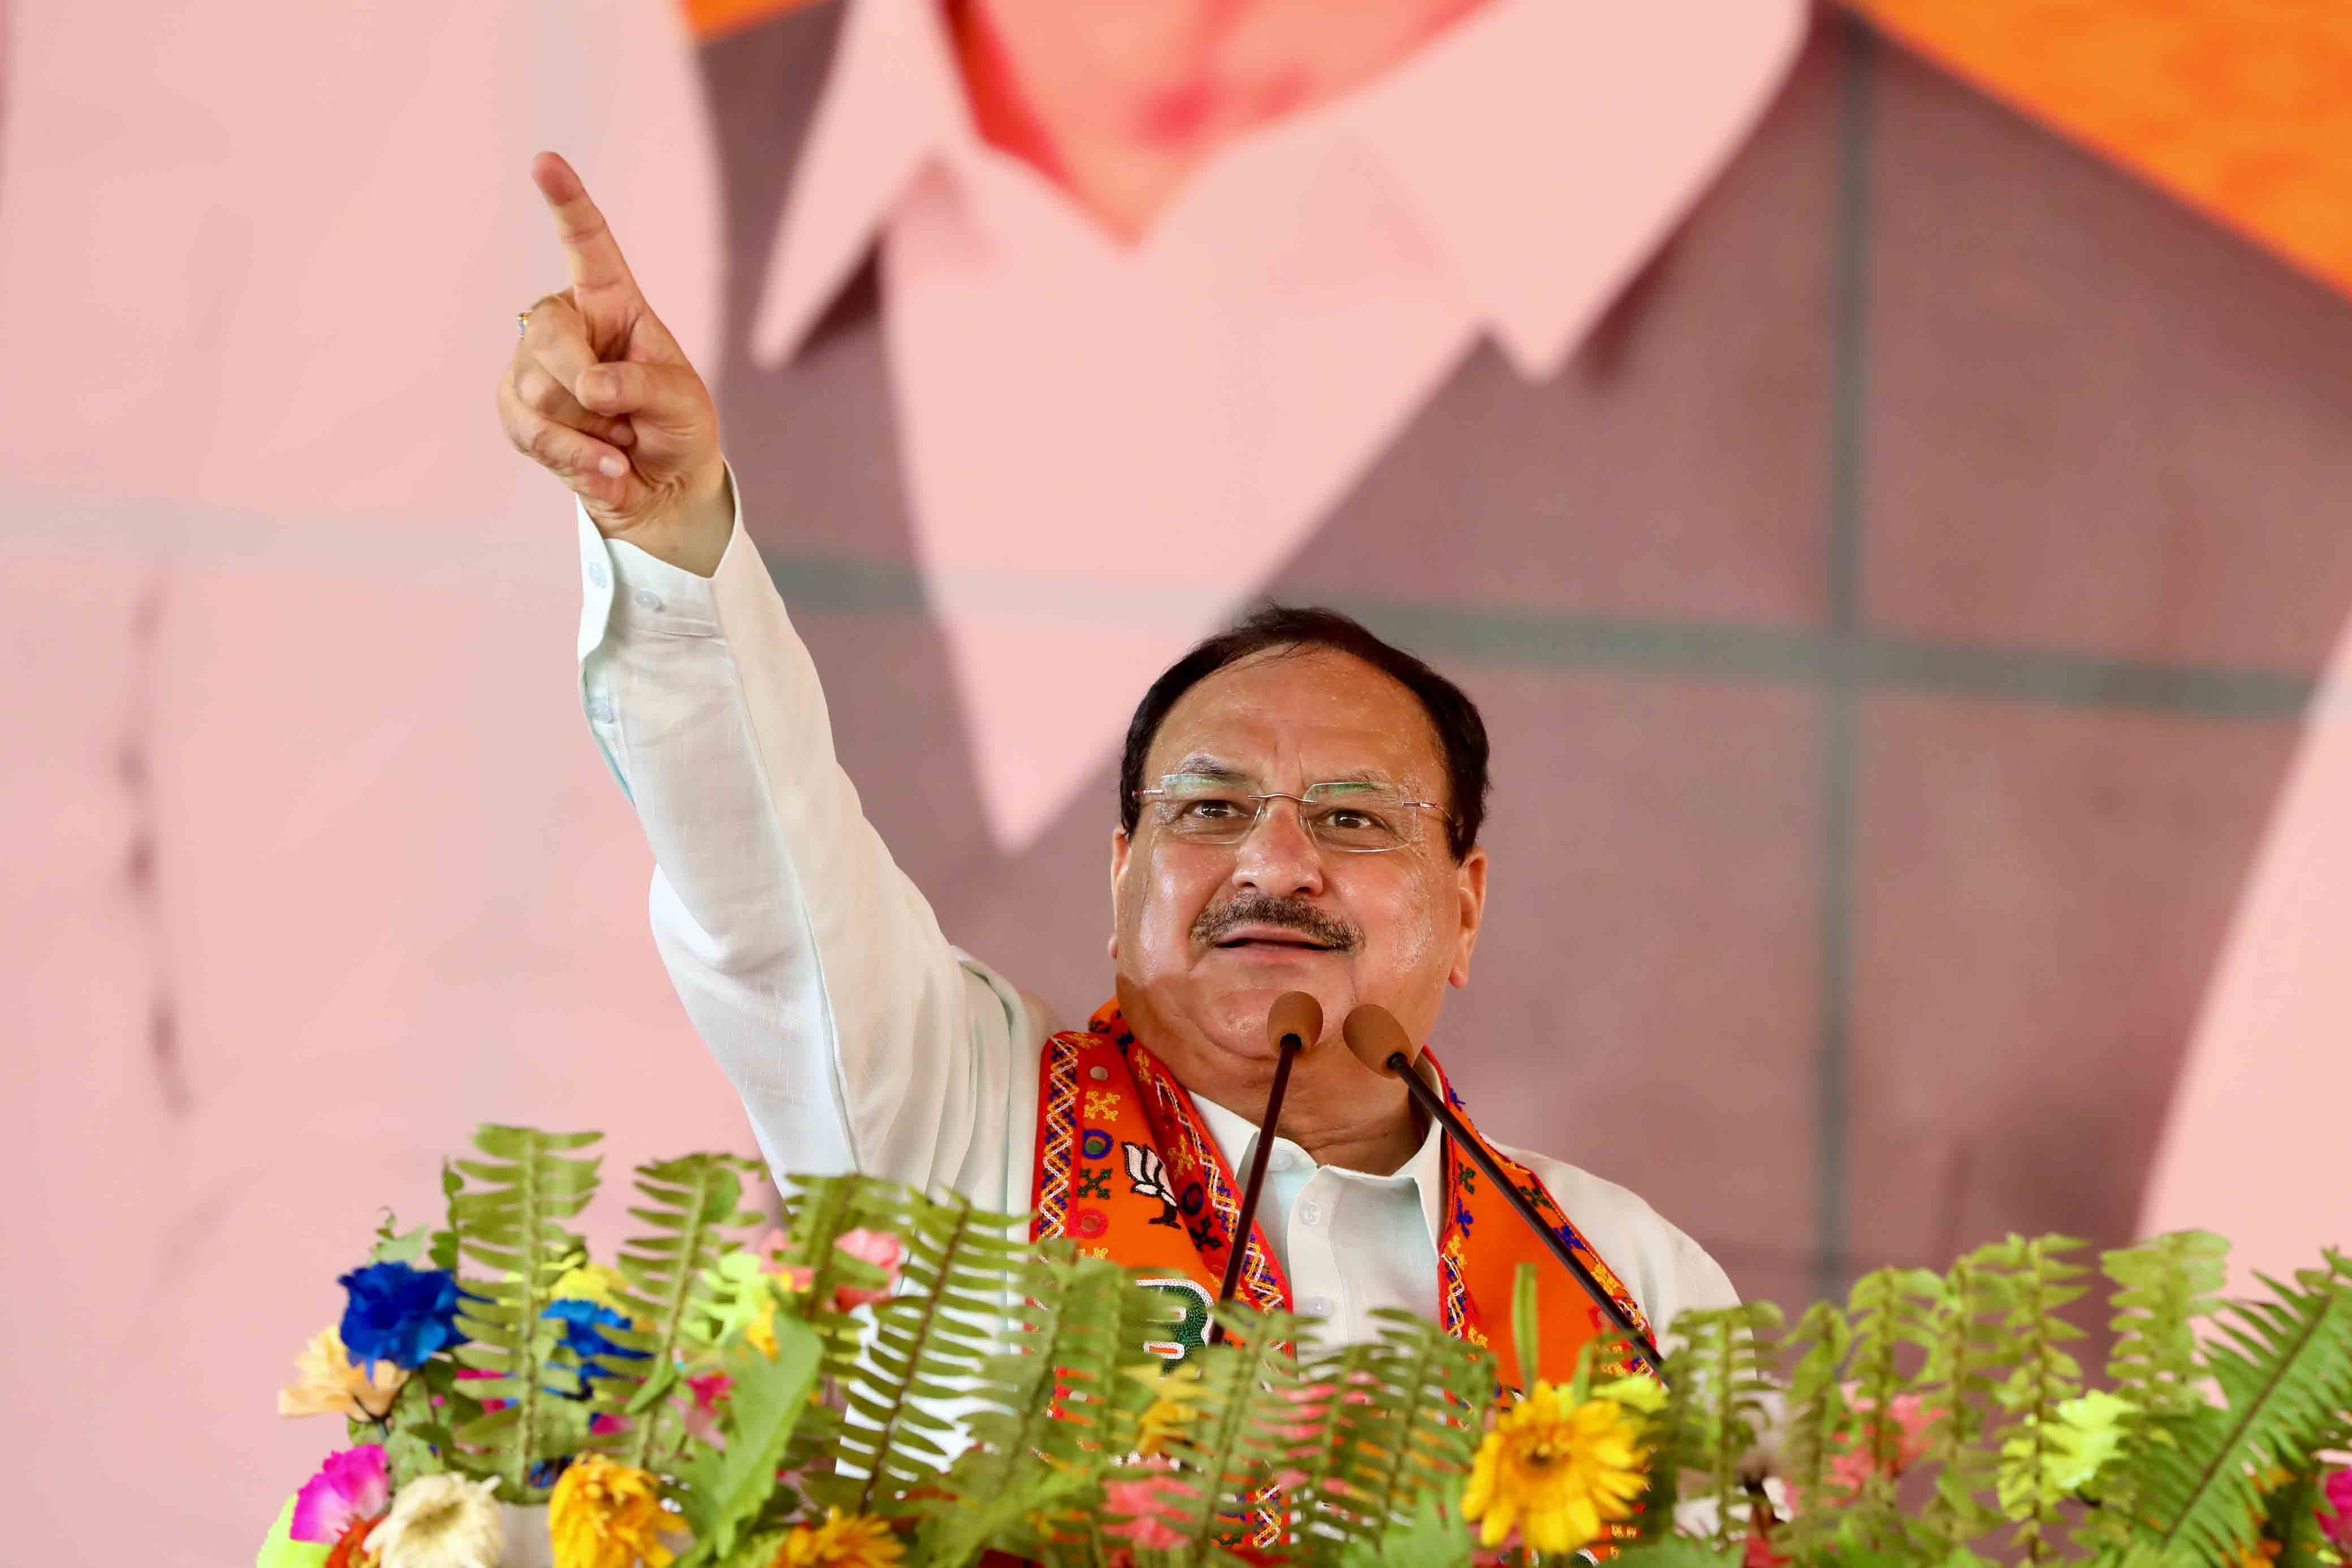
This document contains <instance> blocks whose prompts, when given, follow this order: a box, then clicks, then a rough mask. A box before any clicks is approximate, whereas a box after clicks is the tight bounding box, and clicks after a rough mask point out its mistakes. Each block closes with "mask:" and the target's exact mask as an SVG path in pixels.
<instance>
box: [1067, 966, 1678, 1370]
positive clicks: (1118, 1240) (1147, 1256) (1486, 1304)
mask: <svg viewBox="0 0 2352 1568" xmlns="http://www.w3.org/2000/svg"><path fill="white" fill-rule="evenodd" d="M1423 1060H1424V1061H1428V1062H1429V1064H1430V1068H1431V1070H1432V1071H1434V1072H1435V1073H1436V1075H1437V1087H1438V1090H1439V1092H1442V1093H1443V1094H1444V1096H1445V1099H1446V1103H1447V1104H1449V1105H1451V1106H1452V1107H1453V1108H1454V1111H1455V1112H1456V1113H1460V1114H1461V1116H1462V1119H1463V1124H1464V1125H1465V1126H1469V1113H1468V1112H1467V1111H1465V1109H1464V1108H1463V1104H1462V1101H1461V1097H1460V1096H1458V1095H1456V1094H1455V1093H1454V1091H1453V1088H1452V1087H1451V1086H1450V1085H1449V1084H1448V1083H1447V1082H1445V1074H1444V1071H1443V1070H1442V1069H1440V1068H1439V1067H1438V1066H1437V1061H1436V1059H1435V1058H1434V1057H1433V1056H1429V1055H1427V1054H1426V1053H1424V1055H1423ZM1038 1072H1039V1077H1038V1093H1037V1162H1036V1167H1035V1171H1034V1177H1033V1180H1034V1199H1035V1208H1036V1216H1035V1218H1034V1219H1033V1220H1032V1221H1031V1224H1030V1235H1031V1237H1032V1238H1033V1239H1035V1238H1042V1237H1047V1236H1066V1237H1068V1238H1069V1239H1071V1240H1073V1241H1075V1242H1076V1243H1077V1244H1078V1246H1079V1247H1080V1248H1081V1249H1084V1250H1086V1251H1087V1252H1088V1253H1091V1254H1092V1255H1094V1256H1096V1257H1107V1258H1112V1259H1116V1260H1118V1262H1120V1263H1122V1264H1124V1265H1126V1266H1127V1267H1129V1268H1130V1269H1138V1270H1143V1271H1144V1273H1145V1279H1144V1281H1143V1282H1144V1283H1146V1284H1148V1285H1150V1286H1153V1287H1155V1288H1158V1289H1160V1290H1165V1291H1171V1293H1173V1294H1176V1295H1178V1296H1180V1297H1181V1298H1182V1299H1183V1300H1184V1301H1185V1302H1186V1304H1187V1311H1186V1312H1185V1315H1184V1321H1183V1322H1182V1323H1181V1324H1180V1325H1179V1326H1178V1327H1177V1328H1176V1329H1175V1330H1173V1331H1172V1332H1173V1333H1174V1335H1175V1337H1174V1338H1173V1339H1172V1340H1170V1341H1166V1342H1162V1343H1156V1344H1152V1345H1150V1346H1147V1347H1146V1348H1147V1349H1149V1350H1150V1351H1152V1352H1153V1353H1154V1354H1158V1355H1161V1356H1165V1357H1167V1358H1168V1359H1170V1360H1171V1361H1181V1360H1182V1359H1184V1357H1185V1356H1186V1355H1188V1354H1191V1353H1192V1351H1193V1350H1195V1349H1197V1348H1199V1347H1200V1346H1201V1345H1202V1344H1204V1343H1207V1337H1208V1328H1209V1310H1210V1306H1211V1304H1212V1303H1213V1301H1215V1300H1216V1292H1217V1287H1218V1285H1219V1284H1220V1283H1222V1282H1223V1279H1224V1271H1225V1260H1226V1259H1227V1257H1228V1256H1230V1254H1231V1252H1232V1249H1233V1244H1234V1242H1233V1238H1234V1226H1235V1223H1236V1222H1237V1221H1238V1220H1239V1218H1241V1184H1240V1183H1239V1182H1237V1181H1235V1180H1234V1172H1233V1167H1232V1166H1229V1165H1227V1164H1226V1163H1225V1156H1224V1155H1223V1151H1221V1150H1220V1149H1219V1148H1218V1147H1217V1142H1216V1140H1215V1139H1214V1138H1213V1137H1212V1136H1211V1135H1210V1134H1209V1129H1208V1128H1207V1127H1206V1126H1205V1125H1203V1124H1202V1120H1201V1114H1200V1110H1199V1108H1198V1107H1197V1106H1195V1105H1194V1104H1193V1103H1192V1096H1191V1095H1190V1094H1188V1093H1186V1092H1185V1091H1184V1087H1183V1085H1181V1084H1180V1083H1178V1082H1176V1080H1175V1078H1174V1077H1173V1076H1172V1075H1171V1073H1170V1072H1169V1071H1168V1069H1167V1068H1165V1067H1163V1066H1162V1065H1160V1059H1159V1058H1157V1057H1155V1056H1153V1055H1152V1054H1151V1052H1150V1051H1147V1050H1146V1049H1144V1047H1143V1046H1142V1045H1141V1044H1140V1043H1139V1041H1138V1040H1136V1038H1135V1036H1134V1034H1133V1033H1132V1032H1131V1031H1130V1030H1129V1029H1128V1027H1127V1020H1126V1019H1123V1018H1121V1017H1120V1016H1119V1011H1118V1003H1117V1002H1115V1001H1113V1002H1107V1003H1105V1004H1104V1005H1103V1007H1102V1009H1100V1010H1099V1011H1097V1013H1096V1014H1095V1016H1094V1017H1093V1019H1090V1020H1088V1022H1087V1027H1086V1029H1085V1030H1071V1031H1069V1032H1067V1033H1064V1034H1057V1035H1055V1036H1054V1037H1053V1039H1051V1040H1048V1041H1046V1044H1045V1056H1044V1058H1043V1060H1042V1061H1041V1063H1040V1066H1039V1070H1038ZM1471 1135H1472V1136H1473V1137H1477V1135H1478V1134H1477V1131H1476V1129H1475V1127H1474V1128H1472V1129H1471ZM1479 1141H1480V1143H1481V1144H1483V1145H1485V1147H1486V1150H1487V1152H1488V1153H1490V1154H1493V1155H1495V1158H1496V1162H1497V1163H1498V1164H1499V1165H1500V1166H1501V1167H1502V1168H1503V1169H1504V1170H1505V1171H1507V1172H1508V1173H1509V1175H1510V1176H1511V1178H1512V1180H1513V1182H1514V1183H1516V1184H1517V1186H1518V1187H1519V1189H1520V1190H1521V1191H1522V1192H1524V1193H1526V1194H1527V1195H1528V1197H1529V1198H1531V1199H1533V1200H1534V1203H1535V1206H1536V1208H1537V1210H1538V1212H1539V1213H1541V1214H1542V1215H1543V1216H1544V1218H1546V1219H1547V1220H1549V1222H1550V1223H1551V1225H1552V1228H1553V1229H1554V1230H1555V1232H1556V1233H1557V1234H1558V1235H1559V1237H1560V1239H1563V1240H1564V1241H1566V1242H1567V1243H1568V1244H1569V1246H1570V1248H1571V1249H1574V1250H1575V1252H1576V1253H1577V1254H1578V1256H1579V1257H1580V1259H1581V1260H1583V1262H1584V1265H1585V1267H1587V1268H1589V1269H1591V1270H1592V1276H1593V1278H1594V1279H1596V1280H1598V1281H1600V1282H1601V1287H1602V1288H1603V1289H1604V1290H1606V1291H1608V1292H1609V1294H1610V1296H1611V1297H1612V1299H1613V1300H1614V1301H1616V1303H1617V1305H1618V1306H1619V1307H1620V1308H1622V1310H1623V1311H1624V1312H1625V1314H1626V1316H1627V1317H1629V1318H1630V1319H1632V1320H1633V1322H1635V1323H1636V1324H1638V1325H1640V1327H1641V1329H1642V1332H1643V1333H1645V1334H1647V1333H1650V1325H1649V1321H1648V1320H1647V1319H1646V1318H1645V1317H1643V1314H1642V1309H1641V1307H1640V1305H1639V1304H1638V1303H1636V1302H1635V1301H1634V1300H1633V1295H1632V1294H1631V1293H1630V1292H1629V1291H1627V1290H1626V1289H1625V1287H1624V1284H1623V1283H1622V1281H1620V1280H1619V1278H1618V1276H1617V1273H1616V1271H1615V1270H1612V1269H1611V1268H1610V1267H1609V1265H1608V1264H1607V1263H1606V1262H1604V1261H1603V1260H1601V1255H1600V1254H1599V1253H1598V1252H1595V1251H1594V1250H1593V1249H1592V1248H1591V1245H1590V1244H1588V1243H1587V1242H1586V1241H1585V1239H1584V1238H1583V1237H1582V1236H1581V1235H1580V1234H1579V1233H1578V1231H1577V1228H1576V1227H1575V1226H1574V1225H1573V1224H1572V1223H1570V1220H1569V1218H1568V1216H1567V1215H1565V1214H1563V1213H1561V1212H1560V1208H1559V1204H1557V1203H1555V1202H1554V1201H1553V1200H1552V1197H1551V1194H1549V1192H1546V1191H1545V1190H1544V1186H1543V1184H1542V1183H1541V1182H1539V1181H1538V1180H1537V1179H1536V1177H1535V1175H1534V1173H1533V1172H1531V1171H1529V1170H1528V1168H1527V1167H1526V1166H1521V1165H1519V1164H1518V1163H1517V1162H1516V1161H1514V1160H1512V1159H1511V1158H1510V1157H1509V1156H1508V1155H1504V1154H1502V1153H1500V1152H1498V1151H1496V1148H1495V1146H1494V1145H1492V1144H1486V1141H1485V1140H1484V1139H1483V1138H1481V1139H1480V1140H1479ZM1444 1171H1445V1222H1444V1229H1443V1232H1442V1234H1441V1235H1440V1236H1439V1238H1438V1243H1437V1274H1438V1305H1439V1312H1440V1314H1441V1317H1442V1319H1443V1322H1444V1327H1445V1331H1446V1332H1447V1333H1451V1334H1453V1335H1454V1336H1455V1337H1457V1338H1460V1339H1466V1340H1468V1341H1470V1342H1471V1343H1473V1344H1480V1345H1486V1346H1487V1347H1488V1348H1490V1349H1491V1350H1493V1351H1494V1353H1495V1356H1496V1362H1497V1364H1498V1369H1499V1372H1500V1375H1501V1376H1502V1378H1503V1380H1504V1381H1505V1382H1506V1383H1507V1384H1510V1385H1517V1383H1518V1356H1517V1352H1516V1350H1515V1348H1514V1345H1513V1342H1512V1335H1511V1302H1512V1295H1513V1290H1514V1287H1515V1283H1516V1281H1517V1274H1518V1268H1519V1265H1520V1264H1522V1263H1533V1264H1534V1265H1535V1266H1536V1270H1537V1301H1538V1302H1539V1303H1540V1304H1541V1306H1542V1308H1543V1310H1544V1325H1543V1328H1544V1332H1543V1343H1542V1358H1543V1359H1542V1365H1541V1366H1540V1367H1539V1368H1538V1374H1539V1375H1541V1376H1542V1377H1543V1378H1544V1379H1545V1380H1546V1381H1547V1382H1550V1383H1556V1384H1565V1383H1567V1382H1568V1381H1569V1379H1570V1377H1571V1376H1572V1375H1574V1373H1575V1370H1576V1363H1577V1359H1578V1356H1579V1355H1580V1353H1581V1352H1582V1351H1583V1349H1584V1346H1585V1345H1586V1344H1587V1343H1590V1342H1591V1341H1592V1340H1593V1339H1595V1338H1596V1337H1601V1336H1602V1335H1603V1334H1604V1333H1606V1332H1607V1319H1606V1317H1605V1316H1604V1314H1603V1313H1602V1312H1601V1308H1600V1306H1599V1305H1598V1304H1597V1303H1595V1302H1593V1301H1590V1300H1589V1299H1588V1298H1587V1297H1586V1296H1585V1294H1584V1288H1583V1287H1582V1286H1581V1285H1580V1284H1578V1283H1577V1281H1576V1280H1575V1278H1574V1277H1573V1276H1572V1275H1570V1273H1569V1272H1568V1270H1566V1269H1564V1268H1562V1267H1560V1265H1559V1260H1556V1259H1554V1258H1553V1257H1552V1255H1551V1254H1550V1252H1549V1251H1548V1250H1547V1249H1545V1248H1544V1247H1543V1245H1542V1244H1541V1243H1540V1242H1538V1240H1537V1239H1535V1238H1534V1237H1533V1236H1531V1235H1529V1234H1528V1229H1527V1227H1526V1225H1525V1224H1523V1223H1522V1222H1521V1221H1520V1219H1519V1217H1518V1216H1517V1213H1515V1212H1514V1211H1513V1210H1512V1208H1511V1206H1510V1203H1509V1200H1507V1198H1505V1197H1502V1196H1501V1195H1500V1194H1498V1193H1496V1192H1493V1191H1491V1190H1489V1188H1490V1186H1491V1184H1490V1183H1489V1182H1488V1181H1487V1180H1486V1176H1485V1174H1484V1173H1483V1172H1481V1171H1480V1170H1479V1169H1478V1167H1477V1166H1476V1165H1475V1164H1474V1163H1472V1161H1471V1159H1470V1157H1469V1156H1468V1155H1465V1154H1464V1153H1463V1152H1462V1150H1461V1149H1459V1148H1457V1147H1456V1146H1455V1145H1454V1139H1453V1138H1452V1137H1451V1136H1448V1137H1447V1138H1446V1139H1445V1147H1444ZM1247 1246H1248V1249H1249V1250H1248V1252H1247V1253H1246V1255H1245V1256H1244V1259H1243V1261H1242V1276H1241V1289H1240V1291H1239V1294H1240V1296H1241V1299H1242V1300H1244V1301H1248V1302H1250V1303H1251V1304H1253V1305H1255V1306H1256V1307H1258V1308H1260V1309H1261V1310H1264V1311H1266V1312H1288V1311H1289V1310H1290V1306H1291V1302H1290V1281H1287V1280H1286V1279H1284V1278H1283V1276H1282V1270H1281V1269H1280V1267H1279V1266H1278V1265H1276V1262H1275V1260H1274V1254H1273V1252H1272V1250H1271V1249H1268V1248H1267V1246H1266V1245H1265V1231H1264V1229H1263V1228H1262V1227H1260V1226H1257V1225H1255V1224H1253V1225H1252V1226H1251V1228H1250V1234H1249V1239H1248V1242H1247ZM1653 1338H1654V1336H1653ZM1635 1368H1641V1369H1643V1370H1646V1369H1647V1367H1646V1363H1644V1362H1643V1361H1642V1360H1641V1359H1640V1358H1639V1357H1634V1358H1632V1359H1630V1360H1629V1361H1627V1362H1626V1363H1624V1364H1622V1366H1620V1367H1618V1368H1617V1370H1633V1369H1635Z"/></svg>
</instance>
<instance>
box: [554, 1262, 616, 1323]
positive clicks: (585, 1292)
mask: <svg viewBox="0 0 2352 1568" xmlns="http://www.w3.org/2000/svg"><path fill="white" fill-rule="evenodd" d="M628 1288H629V1281H628V1277H627V1276H626V1275H625V1274H623V1273H622V1272H621V1271H620V1270H618V1269H608V1268H606V1267H605V1266H604V1264H602V1263H579V1264H575V1265H573V1266H572V1268H570V1269H567V1270H564V1272H563V1277H562V1279H560V1280H558V1281H555V1293H554V1296H553V1298H552V1299H553V1300H555V1301H593V1302H595V1303H596V1304H597V1305H598V1306H600V1307H609V1308H611V1309H612V1310H613V1311H614V1312H619V1313H621V1314H623V1315H624V1316H626V1315H627V1313H628V1310H629V1309H628V1308H626V1307H625V1306H623V1305H622V1304H621V1301H620V1294H619V1292H621V1291H625V1290H627V1289H628Z"/></svg>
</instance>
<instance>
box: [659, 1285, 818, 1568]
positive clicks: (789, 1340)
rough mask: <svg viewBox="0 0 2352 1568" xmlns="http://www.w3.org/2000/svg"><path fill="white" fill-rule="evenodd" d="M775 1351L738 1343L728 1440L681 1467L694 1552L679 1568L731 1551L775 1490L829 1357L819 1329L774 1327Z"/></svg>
mask: <svg viewBox="0 0 2352 1568" xmlns="http://www.w3.org/2000/svg"><path fill="white" fill-rule="evenodd" d="M775 1330H776V1354H775V1356H774V1358H773V1359H771V1358H769V1357H768V1356H767V1355H766V1354H763V1353H761V1351H758V1350H755V1349H753V1348H751V1346H750V1345H748V1344H744V1343H741V1342H740V1341H739V1342H737V1343H734V1344H732V1345H730V1347H729V1353H728V1355H727V1358H726V1362H725V1366H726V1371H727V1375H728V1376H729V1377H730V1378H731V1379H733V1381H734V1386H733V1390H732V1392H731V1393H730V1395H729V1396H728V1400H727V1416H726V1425H727V1446H726V1448H724V1449H720V1450H717V1451H712V1450H709V1449H705V1450H702V1451H701V1452H699V1453H698V1454H697V1455H696V1456H695V1457H694V1458H692V1459H690V1460H688V1462H687V1463H686V1464H685V1465H683V1466H681V1467H680V1469H679V1474H678V1479H679V1480H680V1482H681V1483H682V1485H681V1486H680V1488H679V1489H678V1501H679V1504H680V1506H681V1508H682V1509H683V1511H684V1513H685V1517H686V1522H687V1525H688V1528H689V1529H690V1530H691V1531H693V1532H694V1542H695V1545H694V1550H693V1552H691V1553H689V1554H688V1556H687V1558H686V1559H685V1561H684V1563H681V1564H680V1565H679V1568H698V1565H699V1564H701V1563H709V1562H712V1561H715V1560H717V1559H719V1558H723V1557H725V1556H726V1555H727V1554H728V1553H729V1552H731V1551H733V1550H734V1547H735V1538H736V1536H737V1535H738V1533H740V1531H742V1530H743V1529H744V1527H745V1526H746V1525H748V1524H749V1523H751V1521H753V1520H755V1519H757V1518H758V1517H759V1515H760V1511H761V1509H762V1508H763V1507H764V1506H765V1505H766V1503H767V1501H768V1499H769V1498H770V1496H771V1495H772V1493H773V1492H774V1491H775V1490H776V1486H777V1480H776V1472H777V1469H778V1467H779V1466H780V1465H781V1464H782V1460H783V1457H784V1450H785V1448H786V1447H787V1445H788V1444H789V1442H790V1440H791V1438H792V1435H793V1430H794V1428H795V1427H797V1426H798V1425H799V1424H800V1422H801V1421H802V1420H803V1418H804V1417H805V1416H806V1415H807V1414H808V1411H809V1408H810V1405H809V1390H810V1389H811V1388H813V1387H814V1386H815V1384H816V1378H817V1372H818V1369H819V1367H820V1366H821V1365H822V1364H823V1363H824V1340H823V1339H822V1338H821V1337H820V1336H819V1335H818V1333H817V1332H816V1331H815V1330H814V1329H812V1328H810V1327H808V1326H807V1325H805V1324H803V1323H796V1322H792V1321H790V1320H789V1319H788V1320H785V1321H783V1322H778V1323H777V1324H776V1325H775Z"/></svg>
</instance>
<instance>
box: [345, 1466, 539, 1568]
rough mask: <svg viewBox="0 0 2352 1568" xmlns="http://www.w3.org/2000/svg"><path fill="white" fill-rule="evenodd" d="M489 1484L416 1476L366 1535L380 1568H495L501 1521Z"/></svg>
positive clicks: (494, 1486)
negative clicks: (379, 1562)
mask: <svg viewBox="0 0 2352 1568" xmlns="http://www.w3.org/2000/svg"><path fill="white" fill-rule="evenodd" d="M498 1484H499V1483H498V1482H496V1481H495V1480H482V1481H469V1480H467V1479H466V1478H465V1477H463V1476H419V1477H417V1478H416V1479H415V1480H413V1481H411V1482H409V1483H408V1484H407V1485H406V1486H404V1487H403V1488H401V1489H400V1490H398V1491H397V1492H395V1493H394V1494H393V1499H392V1511H391V1512H390V1513H388V1514H386V1515H385V1516H384V1519H383V1523H381V1524H379V1525H377V1526H376V1527H375V1529H374V1530H373V1531H370V1532H369V1533H368V1538H367V1549H368V1550H369V1551H370V1552H374V1553H376V1555H377V1556H378V1557H379V1558H380V1559H381V1560H382V1563H383V1568H499V1558H500V1557H502V1556H503V1555H504V1554H505V1552H506V1544H507V1541H506V1534H507V1532H506V1521H504V1520H503V1519H501V1518H500V1517H499V1501H498V1498H497V1495H496V1493H497V1490H498Z"/></svg>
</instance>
